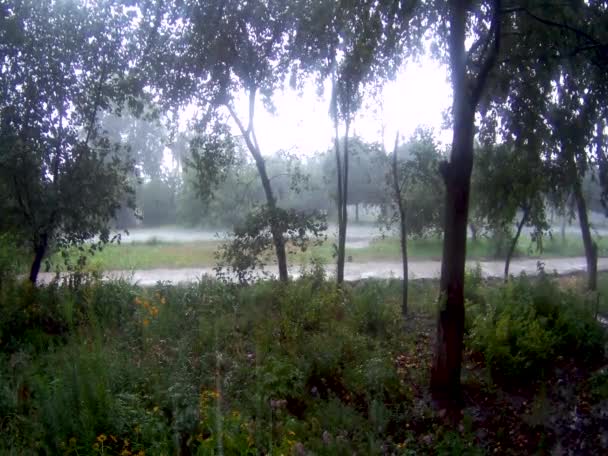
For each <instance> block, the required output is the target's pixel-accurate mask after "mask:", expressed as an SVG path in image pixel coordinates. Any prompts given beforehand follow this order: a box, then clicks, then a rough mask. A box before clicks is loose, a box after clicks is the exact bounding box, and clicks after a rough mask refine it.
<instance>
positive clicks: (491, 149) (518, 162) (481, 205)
mask: <svg viewBox="0 0 608 456" xmlns="http://www.w3.org/2000/svg"><path fill="white" fill-rule="evenodd" d="M517 142H519V147H517V146H511V145H509V144H506V143H503V144H498V145H486V146H483V147H482V148H481V150H479V151H478V153H477V157H476V162H475V165H476V166H477V167H478V168H479V172H478V176H479V177H478V179H477V181H476V182H475V185H476V186H478V188H479V191H478V198H479V201H478V210H479V212H480V213H481V214H482V216H483V217H484V218H485V219H486V220H487V223H488V225H489V226H490V227H492V228H493V230H494V231H495V232H500V233H508V234H509V236H511V227H512V225H513V221H514V220H516V218H517V217H519V219H518V220H517V221H516V227H515V234H514V235H513V236H512V238H511V239H510V240H509V243H508V247H507V251H506V258H505V268H504V278H505V281H506V280H508V278H509V265H510V263H511V259H512V257H513V254H514V252H515V248H516V247H517V243H518V241H519V238H520V235H521V233H522V230H523V228H524V226H528V227H530V228H532V229H533V237H534V238H535V239H536V240H537V241H538V242H539V243H540V242H541V239H542V236H543V233H544V232H545V231H547V230H548V229H549V225H548V223H547V214H546V205H545V201H546V198H547V194H548V192H549V190H550V188H551V177H552V176H551V173H552V170H551V167H550V164H549V163H547V162H546V161H543V160H542V159H541V154H540V153H539V151H538V144H536V143H535V142H533V141H530V142H527V141H524V136H519V137H518V141H517Z"/></svg>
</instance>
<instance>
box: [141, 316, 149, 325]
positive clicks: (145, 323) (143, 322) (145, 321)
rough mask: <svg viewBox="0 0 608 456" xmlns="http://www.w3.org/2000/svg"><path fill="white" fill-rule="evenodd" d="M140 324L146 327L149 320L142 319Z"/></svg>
mask: <svg viewBox="0 0 608 456" xmlns="http://www.w3.org/2000/svg"><path fill="white" fill-rule="evenodd" d="M142 324H143V325H144V326H145V327H147V326H148V325H149V324H150V320H148V319H147V318H144V320H143V321H142Z"/></svg>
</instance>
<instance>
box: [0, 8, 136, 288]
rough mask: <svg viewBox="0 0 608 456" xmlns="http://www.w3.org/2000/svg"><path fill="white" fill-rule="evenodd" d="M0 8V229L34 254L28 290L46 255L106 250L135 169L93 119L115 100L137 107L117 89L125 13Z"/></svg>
mask: <svg viewBox="0 0 608 456" xmlns="http://www.w3.org/2000/svg"><path fill="white" fill-rule="evenodd" d="M4 8H6V11H5V12H6V17H5V19H4V20H3V27H2V29H1V30H0V32H1V33H2V35H3V39H2V40H1V42H2V45H1V49H0V53H1V54H2V55H3V56H4V57H3V58H4V64H3V67H2V87H3V97H2V100H1V102H0V190H1V191H2V194H3V195H4V197H3V200H2V202H1V203H0V204H1V209H2V213H3V217H2V220H1V222H0V223H1V224H2V228H6V227H8V228H9V229H11V230H12V231H13V232H14V233H15V234H16V235H17V236H18V239H19V240H20V241H21V242H22V243H24V244H27V245H28V246H29V248H31V249H32V251H33V252H34V251H35V252H36V260H35V261H34V266H33V268H32V280H33V281H35V278H36V277H35V276H36V274H37V272H38V271H37V268H39V264H40V260H41V259H42V256H43V255H44V253H45V252H46V250H47V248H48V247H49V246H53V247H56V248H64V247H66V246H69V245H79V244H82V243H83V242H84V241H85V240H88V239H91V238H92V237H94V236H99V239H100V240H101V241H102V242H107V241H108V240H109V230H108V227H107V225H108V222H109V220H110V219H111V217H112V216H113V215H114V213H115V212H116V211H117V210H118V208H119V207H120V204H121V202H122V201H123V198H125V196H126V197H127V201H131V199H130V198H129V196H130V195H132V189H131V187H130V185H129V182H128V180H127V176H128V174H129V173H130V172H131V170H132V163H131V162H130V161H129V160H123V159H122V158H121V156H120V155H119V154H118V148H117V147H115V146H113V145H112V144H111V143H110V142H109V141H108V139H107V138H106V137H104V136H103V135H101V134H99V130H98V117H97V116H98V113H99V112H100V111H102V110H108V109H110V108H111V107H112V105H111V104H112V101H121V102H125V100H128V102H129V103H128V104H134V103H135V99H134V98H133V97H132V96H131V95H130V93H132V92H133V91H132V90H131V89H132V88H131V87H129V85H128V84H125V83H124V82H123V79H124V78H125V77H126V73H127V71H128V60H129V59H128V51H129V50H128V49H127V47H126V45H125V43H126V42H127V41H126V38H125V36H127V35H128V33H129V28H130V17H131V13H128V12H127V11H126V10H125V7H124V5H122V4H120V3H118V2H116V3H114V2H111V1H108V2H100V3H99V4H97V3H96V4H94V5H90V4H81V3H77V2H72V1H68V2H51V1H45V2H42V3H40V4H38V3H31V2H25V3H23V2H9V5H5V7H3V11H4ZM110 11H113V14H109V13H110ZM3 14H4V13H3ZM131 204H132V203H131Z"/></svg>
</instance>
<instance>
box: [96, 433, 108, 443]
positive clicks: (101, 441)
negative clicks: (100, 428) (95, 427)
mask: <svg viewBox="0 0 608 456" xmlns="http://www.w3.org/2000/svg"><path fill="white" fill-rule="evenodd" d="M107 439H108V438H107V437H106V435H105V434H100V435H98V436H97V441H98V442H99V443H103V442H105V441H106V440H107Z"/></svg>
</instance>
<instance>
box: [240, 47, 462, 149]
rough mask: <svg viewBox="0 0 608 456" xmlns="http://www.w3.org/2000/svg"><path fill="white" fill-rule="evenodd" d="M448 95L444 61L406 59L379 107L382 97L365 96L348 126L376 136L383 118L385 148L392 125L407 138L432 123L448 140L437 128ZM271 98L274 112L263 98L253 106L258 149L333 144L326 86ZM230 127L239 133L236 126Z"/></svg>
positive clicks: (447, 134)
mask: <svg viewBox="0 0 608 456" xmlns="http://www.w3.org/2000/svg"><path fill="white" fill-rule="evenodd" d="M451 97H452V93H451V88H450V85H449V83H448V81H447V70H446V68H445V67H443V66H440V65H439V64H437V63H436V62H434V61H432V60H431V59H428V58H427V59H424V60H421V62H420V63H410V64H409V65H408V66H407V67H406V68H404V69H403V70H402V71H401V72H400V73H399V74H398V76H397V78H396V80H395V81H392V82H389V83H387V84H386V86H385V87H384V90H383V96H382V98H383V100H384V103H383V107H382V110H381V109H380V106H381V103H373V100H367V101H366V104H367V105H368V107H367V108H364V109H362V110H361V111H360V113H359V114H358V116H357V118H356V120H355V122H354V125H353V130H354V132H355V133H356V134H357V135H359V136H361V137H363V138H364V139H365V140H367V141H379V140H380V139H381V138H380V136H381V125H382V123H383V122H384V125H385V138H384V142H385V145H386V147H387V149H388V150H392V148H393V143H394V140H395V134H396V132H397V130H399V132H400V134H401V135H402V136H404V137H405V138H406V139H407V138H408V137H409V136H410V135H411V134H412V133H413V131H414V130H415V129H416V127H418V126H427V127H431V128H433V129H434V130H435V133H436V136H437V138H438V139H439V140H440V142H442V143H443V144H447V143H450V142H451V139H452V138H451V136H452V134H451V130H442V124H443V116H444V113H445V111H446V109H447V108H449V106H450V105H451ZM274 103H275V106H276V109H277V112H276V114H274V115H273V114H271V113H269V112H267V111H266V110H265V109H264V107H263V105H262V103H258V104H257V106H256V118H255V127H256V134H257V138H258V142H259V143H260V147H261V149H262V153H264V154H270V153H273V152H275V151H277V150H280V149H293V151H294V152H296V153H300V154H303V155H310V154H313V153H315V152H318V151H323V150H326V149H327V148H328V147H330V146H331V145H332V140H333V125H332V121H331V119H330V117H329V91H326V93H325V95H324V97H322V98H319V97H318V96H317V94H316V88H315V86H314V85H313V84H312V83H311V84H310V86H309V87H306V89H305V90H304V91H303V95H301V96H300V95H298V94H297V93H296V92H295V91H293V90H286V91H284V92H281V93H276V94H275V97H274ZM237 110H238V112H239V113H240V114H241V116H242V118H243V119H246V118H247V117H246V116H247V99H246V98H245V97H243V100H242V101H241V102H239V104H238V106H237ZM374 111H376V112H374ZM245 123H246V122H245ZM233 127H234V130H235V134H238V129H237V128H236V126H233ZM353 130H351V131H353ZM342 133H343V130H342V129H341V131H340V134H342Z"/></svg>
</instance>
